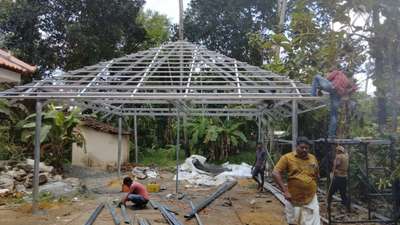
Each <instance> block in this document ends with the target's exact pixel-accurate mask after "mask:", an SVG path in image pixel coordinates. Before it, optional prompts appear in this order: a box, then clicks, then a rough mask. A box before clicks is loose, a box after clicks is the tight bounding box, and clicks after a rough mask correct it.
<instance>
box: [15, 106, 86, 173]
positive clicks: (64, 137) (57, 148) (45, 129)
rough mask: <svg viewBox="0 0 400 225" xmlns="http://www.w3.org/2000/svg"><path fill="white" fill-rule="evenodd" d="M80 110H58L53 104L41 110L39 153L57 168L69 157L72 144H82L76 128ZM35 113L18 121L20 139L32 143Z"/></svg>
mask: <svg viewBox="0 0 400 225" xmlns="http://www.w3.org/2000/svg"><path fill="white" fill-rule="evenodd" d="M80 117H81V113H80V110H79V109H77V108H75V109H73V110H72V111H69V112H63V111H59V110H57V109H56V108H55V106H54V105H51V104H50V105H48V107H47V110H45V112H43V116H42V126H41V130H40V143H41V153H42V156H43V157H44V159H45V160H46V161H47V162H48V163H50V164H51V165H53V166H55V167H56V168H58V169H61V168H62V165H63V164H64V163H65V162H68V161H69V160H68V159H70V154H71V149H72V144H73V143H76V144H78V145H79V146H84V141H85V140H84V138H83V135H82V134H81V132H80V130H79V129H78V127H77V126H78V124H79V123H80ZM35 118H36V114H31V115H29V116H27V117H26V118H25V119H24V120H22V121H21V122H19V123H18V125H17V126H18V127H20V128H21V129H22V133H21V141H23V142H25V143H27V144H30V145H31V146H32V144H33V143H34V136H35V128H36V123H35Z"/></svg>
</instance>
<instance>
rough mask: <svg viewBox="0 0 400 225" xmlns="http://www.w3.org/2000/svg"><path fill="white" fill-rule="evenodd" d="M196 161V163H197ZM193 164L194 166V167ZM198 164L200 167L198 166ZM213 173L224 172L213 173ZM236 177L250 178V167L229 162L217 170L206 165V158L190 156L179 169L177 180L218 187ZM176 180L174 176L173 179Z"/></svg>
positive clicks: (215, 167)
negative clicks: (208, 169)
mask: <svg viewBox="0 0 400 225" xmlns="http://www.w3.org/2000/svg"><path fill="white" fill-rule="evenodd" d="M197 160H198V161H197ZM195 162H197V163H196V165H195ZM198 162H200V163H201V164H202V166H199V165H198ZM210 167H212V168H213V169H212V172H207V171H204V170H201V169H199V168H210ZM215 171H224V172H220V173H215ZM236 177H251V166H250V165H249V164H247V163H241V164H240V165H238V164H230V163H229V162H227V163H224V164H222V165H221V166H220V168H218V167H217V166H215V165H213V166H210V164H208V165H207V163H206V158H205V157H203V156H200V155H192V156H190V157H189V158H187V159H186V160H185V162H184V163H183V164H181V165H180V167H179V174H178V179H179V180H186V181H188V182H189V183H190V184H194V185H206V186H215V185H220V184H222V183H224V182H225V181H228V180H234V179H235V178H236ZM174 180H176V175H175V177H174Z"/></svg>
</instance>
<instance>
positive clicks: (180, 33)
mask: <svg viewBox="0 0 400 225" xmlns="http://www.w3.org/2000/svg"><path fill="white" fill-rule="evenodd" d="M179 40H180V41H182V40H183V0H179Z"/></svg>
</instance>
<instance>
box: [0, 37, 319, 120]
mask: <svg viewBox="0 0 400 225" xmlns="http://www.w3.org/2000/svg"><path fill="white" fill-rule="evenodd" d="M309 92H310V87H309V86H307V85H304V84H302V83H300V82H298V81H293V80H291V79H289V78H288V77H286V76H280V75H277V74H274V73H272V72H270V71H265V70H263V69H261V68H259V67H256V66H252V65H249V64H246V63H244V62H240V61H237V60H236V59H232V58H229V57H226V56H224V55H222V54H219V53H217V52H213V51H210V50H207V49H206V48H205V47H203V46H200V45H196V44H193V43H189V42H185V41H177V42H171V43H166V44H164V45H162V46H161V47H159V48H153V49H149V50H147V51H140V52H137V53H135V54H130V55H126V56H123V57H120V58H116V59H113V60H111V61H108V62H101V63H98V64H96V65H92V66H87V67H84V68H81V69H77V70H74V71H70V72H66V73H63V74H62V75H60V76H56V77H52V78H46V79H43V80H40V81H35V82H32V83H30V84H27V85H23V86H16V87H14V88H13V89H10V90H8V91H5V92H1V93H0V98H9V99H56V100H59V101H65V102H67V103H71V102H72V103H73V104H75V105H79V106H80V107H83V108H85V109H92V110H94V111H99V112H104V113H106V114H116V115H133V114H135V112H137V113H138V114H137V115H153V116H154V115H172V116H173V115H174V114H176V110H177V109H179V110H181V111H183V112H184V113H185V114H191V115H202V114H203V115H212V116H214V115H225V116H226V115H232V116H233V115H239V116H258V115H267V116H269V117H289V116H291V106H292V104H291V101H292V100H296V101H297V102H298V113H302V112H307V111H310V110H314V109H317V108H320V107H322V106H323V104H322V103H321V101H320V99H321V98H320V97H313V96H311V95H310V94H309ZM71 100H73V101H71ZM238 106H241V107H238Z"/></svg>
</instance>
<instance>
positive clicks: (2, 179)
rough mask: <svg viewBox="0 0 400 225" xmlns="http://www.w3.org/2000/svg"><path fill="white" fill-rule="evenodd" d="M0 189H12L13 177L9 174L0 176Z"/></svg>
mask: <svg viewBox="0 0 400 225" xmlns="http://www.w3.org/2000/svg"><path fill="white" fill-rule="evenodd" d="M0 189H8V190H9V191H12V190H14V179H13V177H12V176H10V175H5V174H3V175H1V176H0Z"/></svg>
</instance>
